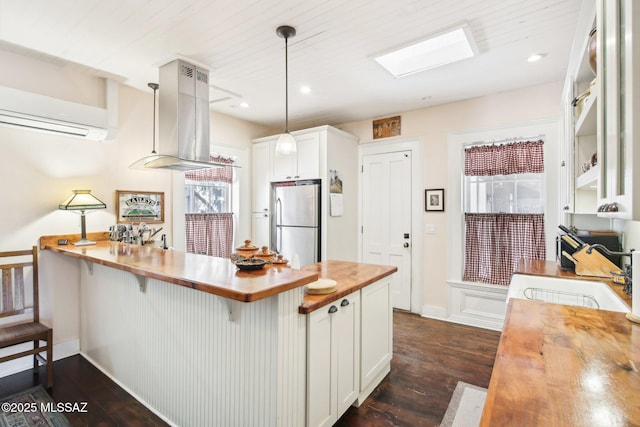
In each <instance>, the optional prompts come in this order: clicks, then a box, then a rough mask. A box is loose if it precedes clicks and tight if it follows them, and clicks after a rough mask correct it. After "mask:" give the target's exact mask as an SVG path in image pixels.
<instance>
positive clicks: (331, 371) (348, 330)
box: [307, 291, 360, 426]
mask: <svg viewBox="0 0 640 427" xmlns="http://www.w3.org/2000/svg"><path fill="white" fill-rule="evenodd" d="M307 331H308V335H307V337H308V339H307V354H308V357H307V425H308V426H331V425H333V424H334V423H335V422H336V421H337V420H338V418H340V416H341V415H342V414H343V413H344V412H345V411H346V410H347V408H349V406H351V405H352V404H353V403H354V402H355V401H356V399H357V398H358V394H359V361H360V351H359V341H360V340H359V337H360V291H357V292H354V293H352V294H349V295H347V296H346V297H344V298H341V299H339V300H338V301H335V302H334V303H331V304H328V305H326V306H324V307H322V308H320V309H318V310H316V311H314V312H312V313H311V314H309V315H308V317H307Z"/></svg>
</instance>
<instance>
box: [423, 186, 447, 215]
mask: <svg viewBox="0 0 640 427" xmlns="http://www.w3.org/2000/svg"><path fill="white" fill-rule="evenodd" d="M424 210H425V211H427V212H430V211H436V212H443V211H444V189H443V188H437V189H429V190H424Z"/></svg>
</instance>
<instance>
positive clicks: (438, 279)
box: [337, 82, 562, 312]
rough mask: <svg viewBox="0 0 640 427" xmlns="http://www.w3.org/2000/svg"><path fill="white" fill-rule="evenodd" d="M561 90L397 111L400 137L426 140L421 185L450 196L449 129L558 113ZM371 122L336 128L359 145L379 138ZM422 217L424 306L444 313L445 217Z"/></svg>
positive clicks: (546, 87) (520, 92) (529, 91)
mask: <svg viewBox="0 0 640 427" xmlns="http://www.w3.org/2000/svg"><path fill="white" fill-rule="evenodd" d="M561 93H562V82H555V83H549V84H546V85H541V86H535V87H530V88H524V89H520V90H516V91H512V92H505V93H500V94H496V95H491V96H485V97H480V98H474V99H470V100H466V101H461V102H456V103H451V104H446V105H441V106H436V107H432V108H425V109H422V110H416V111H409V112H405V113H401V114H400V115H401V117H402V132H401V137H402V138H406V137H421V138H422V140H423V141H424V147H423V155H424V159H423V179H424V183H423V184H424V188H425V189H426V188H444V189H445V203H446V200H447V197H446V195H447V194H449V191H447V177H448V170H447V133H448V132H451V131H460V130H465V129H477V128H489V127H492V126H505V125H508V124H512V123H523V122H527V121H533V120H539V119H546V118H551V117H561V116H562V106H561V103H560V101H561ZM376 118H377V117H376ZM372 119H374V118H372ZM372 119H371V120H372ZM371 120H363V121H358V122H352V123H345V124H342V125H340V126H337V127H338V128H340V129H342V130H345V131H347V132H349V133H352V134H354V135H356V136H358V137H359V138H360V142H361V143H365V144H366V143H373V142H377V141H383V140H375V141H374V140H373V136H372V123H371ZM445 209H446V206H445ZM422 219H423V222H424V223H425V224H427V223H428V224H435V226H436V233H435V234H424V236H423V248H424V254H423V258H424V260H423V263H422V265H423V268H424V271H423V277H424V283H422V284H421V285H422V286H423V292H422V294H423V295H424V301H423V305H424V306H429V307H435V308H440V309H441V310H442V311H443V312H444V311H445V309H446V305H447V301H446V295H447V293H446V291H447V287H446V279H447V264H448V259H447V253H448V250H449V249H448V246H449V240H450V239H449V236H448V234H447V226H448V224H447V215H446V214H444V213H436V212H428V213H427V212H425V213H423V218H422Z"/></svg>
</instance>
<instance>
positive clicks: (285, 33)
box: [276, 25, 296, 155]
mask: <svg viewBox="0 0 640 427" xmlns="http://www.w3.org/2000/svg"><path fill="white" fill-rule="evenodd" d="M276 34H277V35H278V36H280V37H282V38H284V76H285V77H284V78H285V103H284V105H285V115H284V132H283V133H282V134H281V135H280V137H278V142H277V143H276V153H278V154H283V155H289V154H294V153H295V152H296V140H295V138H294V137H293V135H291V133H290V132H289V45H288V40H289V37H294V36H295V35H296V29H295V28H293V27H290V26H289V25H282V26H280V27H278V28H277V29H276Z"/></svg>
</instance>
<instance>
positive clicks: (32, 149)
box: [0, 51, 273, 376]
mask: <svg viewBox="0 0 640 427" xmlns="http://www.w3.org/2000/svg"><path fill="white" fill-rule="evenodd" d="M0 62H1V63H2V64H3V66H2V67H0V85H2V86H7V87H13V88H17V89H20V90H24V91H30V92H34V93H39V94H43V95H48V96H53V97H57V98H60V99H66V100H69V101H74V102H80V103H84V104H89V105H94V106H99V107H104V102H105V96H104V80H103V79H102V78H100V77H96V76H94V75H91V74H88V73H87V72H86V71H85V70H83V69H81V68H80V67H77V66H70V65H65V64H62V63H61V62H52V61H45V60H42V59H38V58H32V57H26V56H21V55H18V54H15V53H8V52H2V51H0ZM118 121H119V127H118V133H117V136H116V138H115V139H114V140H112V141H109V142H94V141H88V140H81V139H77V138H73V137H65V136H57V135H50V134H45V133H37V132H32V131H26V130H18V129H11V128H7V127H0V183H1V184H0V200H1V201H2V205H1V206H2V209H1V210H0V250H14V249H19V248H29V247H31V246H32V245H36V244H37V243H38V239H39V237H40V236H43V235H54V234H70V233H79V232H80V218H79V216H78V215H76V214H73V213H70V212H65V211H60V210H58V209H57V207H58V204H59V203H60V202H62V201H63V200H64V199H65V198H66V197H68V196H69V195H70V194H71V192H72V190H74V189H90V190H91V191H92V194H94V195H95V196H96V197H98V198H99V199H101V200H102V201H104V202H105V203H106V204H107V209H105V210H101V211H96V212H94V213H91V214H90V215H88V216H87V231H88V232H93V231H105V230H108V227H109V226H110V225H112V224H113V223H114V222H115V210H114V201H115V191H116V190H142V191H162V192H164V193H165V223H164V224H163V226H164V230H163V232H166V233H167V237H168V238H169V241H170V242H172V241H173V233H174V232H173V220H174V219H175V218H176V216H175V215H174V213H173V210H172V209H171V206H172V202H173V198H174V191H173V189H172V184H173V181H174V179H173V177H174V176H175V175H176V174H178V175H182V173H181V172H171V171H148V170H133V169H129V167H128V166H129V165H130V164H131V163H133V162H134V161H136V160H138V159H140V158H141V157H143V156H146V155H148V154H149V153H150V152H151V149H152V142H153V140H152V138H153V135H152V126H153V92H152V91H151V89H149V90H148V91H140V90H137V89H134V88H131V87H129V86H126V85H123V84H121V85H119V101H118ZM270 133H273V130H272V129H268V128H265V127H263V126H258V125H255V124H251V123H248V122H244V121H242V120H238V119H235V118H232V117H228V116H225V115H222V114H212V120H211V141H212V142H213V143H216V144H217V145H223V146H226V147H228V148H229V151H233V152H234V153H236V154H239V155H240V156H242V155H243V153H245V152H246V153H249V147H250V141H251V139H253V138H257V137H260V136H263V135H265V134H270ZM161 148H162V147H159V151H160V150H161ZM241 162H242V163H244V165H243V166H245V167H243V168H242V169H241V170H239V174H240V177H241V186H240V195H239V204H240V206H242V205H244V206H245V210H246V211H247V212H248V211H249V208H248V207H249V206H250V204H249V201H250V179H249V176H250V175H249V173H250V172H249V165H250V161H249V158H248V157H245V158H243V159H242V160H241ZM240 212H242V208H241V210H240ZM178 219H179V218H178ZM180 222H181V221H177V223H180ZM249 232H250V218H249V216H246V217H244V216H240V218H239V220H238V234H239V235H241V236H246V235H249ZM40 267H41V271H40V273H41V274H40V279H41V282H40V283H41V296H42V304H41V307H42V308H41V310H42V311H41V319H42V321H43V323H46V324H48V325H50V326H52V327H53V330H54V343H55V344H56V350H54V354H56V356H57V357H60V356H64V355H65V354H64V353H73V351H74V350H73V349H74V348H77V339H78V336H79V331H78V316H79V307H78V304H79V302H78V301H79V300H78V283H79V282H78V280H79V269H78V266H77V261H75V260H71V259H67V258H65V257H63V256H60V255H57V254H53V253H48V252H47V251H42V252H41V262H40ZM54 278H55V281H54ZM60 278H64V279H62V280H61V279H60ZM7 365H9V364H7ZM6 373H7V372H6V368H5V367H4V366H0V376H2V375H3V374H6Z"/></svg>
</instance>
